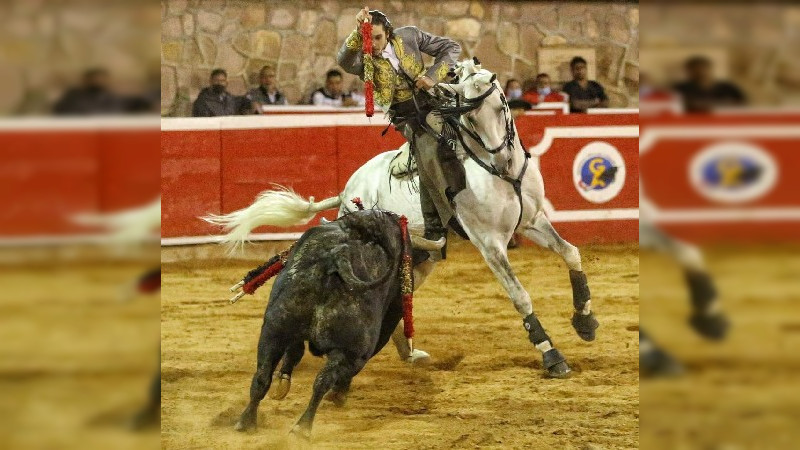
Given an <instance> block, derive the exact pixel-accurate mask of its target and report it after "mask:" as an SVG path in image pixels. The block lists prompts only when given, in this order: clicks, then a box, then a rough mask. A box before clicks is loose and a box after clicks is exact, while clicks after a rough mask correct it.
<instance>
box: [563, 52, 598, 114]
mask: <svg viewBox="0 0 800 450" xmlns="http://www.w3.org/2000/svg"><path fill="white" fill-rule="evenodd" d="M569 68H570V70H572V81H570V82H568V83H567V84H565V85H564V89H563V91H564V93H566V94H567V95H568V96H569V110H570V112H573V113H585V112H586V110H587V109H589V108H608V96H607V95H606V91H605V90H604V89H603V86H601V85H600V83H598V82H596V81H593V80H589V79H588V73H589V71H588V67H587V64H586V60H585V59H583V58H581V57H580V56H576V57H574V58H572V61H570V63H569Z"/></svg>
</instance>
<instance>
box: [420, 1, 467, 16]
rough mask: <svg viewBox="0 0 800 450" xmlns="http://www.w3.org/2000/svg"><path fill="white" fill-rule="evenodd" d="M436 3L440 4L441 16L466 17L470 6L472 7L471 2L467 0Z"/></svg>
mask: <svg viewBox="0 0 800 450" xmlns="http://www.w3.org/2000/svg"><path fill="white" fill-rule="evenodd" d="M425 3H428V2H425ZM430 3H434V2H430ZM436 3H439V12H440V14H442V15H444V16H448V17H460V16H464V15H466V14H467V12H468V11H469V6H470V5H469V1H467V0H451V1H445V2H436Z"/></svg>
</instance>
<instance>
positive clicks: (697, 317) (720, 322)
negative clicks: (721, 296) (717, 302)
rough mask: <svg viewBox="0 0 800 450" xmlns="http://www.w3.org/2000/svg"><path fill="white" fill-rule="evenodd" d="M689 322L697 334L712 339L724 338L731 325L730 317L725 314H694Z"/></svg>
mask: <svg viewBox="0 0 800 450" xmlns="http://www.w3.org/2000/svg"><path fill="white" fill-rule="evenodd" d="M689 324H690V325H691V326H692V328H694V330H695V331H696V332H697V334H699V335H700V336H702V337H704V338H706V339H709V340H712V341H719V340H721V339H724V338H725V336H726V335H727V334H728V328H729V327H730V322H729V321H728V318H727V317H725V315H723V314H713V315H708V314H693V315H692V316H691V317H690V318H689Z"/></svg>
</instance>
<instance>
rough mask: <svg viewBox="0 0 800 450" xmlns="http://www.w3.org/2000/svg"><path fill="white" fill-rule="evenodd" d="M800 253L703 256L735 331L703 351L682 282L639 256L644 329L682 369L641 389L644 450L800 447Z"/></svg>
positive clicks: (789, 249)
mask: <svg viewBox="0 0 800 450" xmlns="http://www.w3.org/2000/svg"><path fill="white" fill-rule="evenodd" d="M798 250H800V249H799V248H798V247H797V246H796V245H795V246H791V245H790V246H780V247H778V246H774V247H767V246H761V247H747V246H738V247H727V248H726V247H716V248H713V249H707V251H706V259H707V262H708V266H709V268H710V269H711V271H712V273H713V274H714V275H715V277H716V282H717V284H718V288H719V291H720V298H721V301H722V307H723V309H724V310H726V311H727V313H728V316H729V318H730V321H731V324H732V325H731V329H730V333H729V336H728V339H726V340H725V341H723V342H719V343H714V342H707V341H704V340H703V339H701V338H700V337H698V336H697V335H696V334H694V332H693V331H692V330H691V328H690V327H689V325H688V323H687V318H688V314H689V304H688V300H687V292H686V290H685V287H684V285H683V279H682V273H681V272H680V270H679V269H678V267H677V266H675V265H674V264H672V262H671V261H669V260H668V259H666V258H665V257H664V256H662V255H657V254H653V253H646V252H642V255H641V264H640V266H641V292H642V307H641V324H642V326H643V327H644V328H645V329H646V330H648V332H650V334H651V336H653V338H654V339H655V340H656V341H657V342H659V343H660V344H661V345H662V347H664V348H666V349H667V350H668V351H670V352H671V353H672V354H673V355H674V356H675V357H677V358H678V359H679V360H680V361H682V362H683V363H684V364H685V366H686V373H685V374H684V375H683V376H681V377H678V378H672V379H659V380H648V379H643V380H642V383H641V391H640V393H641V411H642V421H641V446H642V447H641V448H643V449H670V450H672V449H694V448H698V449H750V448H752V449H785V448H797V442H798V439H800V428H798V427H797V424H798V420H800V395H798V388H797V386H798V385H799V383H800V375H798V374H800V352H799V351H798V348H800V308H798V305H800V283H798V273H800V256H798V255H800V252H799V251H798Z"/></svg>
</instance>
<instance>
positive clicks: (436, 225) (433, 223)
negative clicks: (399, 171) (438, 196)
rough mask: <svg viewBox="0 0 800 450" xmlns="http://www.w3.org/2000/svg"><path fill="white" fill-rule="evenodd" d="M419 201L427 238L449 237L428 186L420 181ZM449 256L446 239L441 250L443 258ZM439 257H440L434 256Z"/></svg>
mask: <svg viewBox="0 0 800 450" xmlns="http://www.w3.org/2000/svg"><path fill="white" fill-rule="evenodd" d="M419 203H420V207H421V208H422V219H423V220H424V221H425V239H430V240H433V241H436V240H439V239H440V238H445V239H446V238H447V228H445V227H444V225H442V219H441V217H439V212H438V211H436V205H435V204H434V203H433V200H432V199H431V197H430V194H429V193H428V190H427V188H426V187H425V186H424V185H422V183H420V189H419ZM446 258H447V241H446V240H445V244H444V247H442V250H441V259H446ZM434 259H438V258H434Z"/></svg>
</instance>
